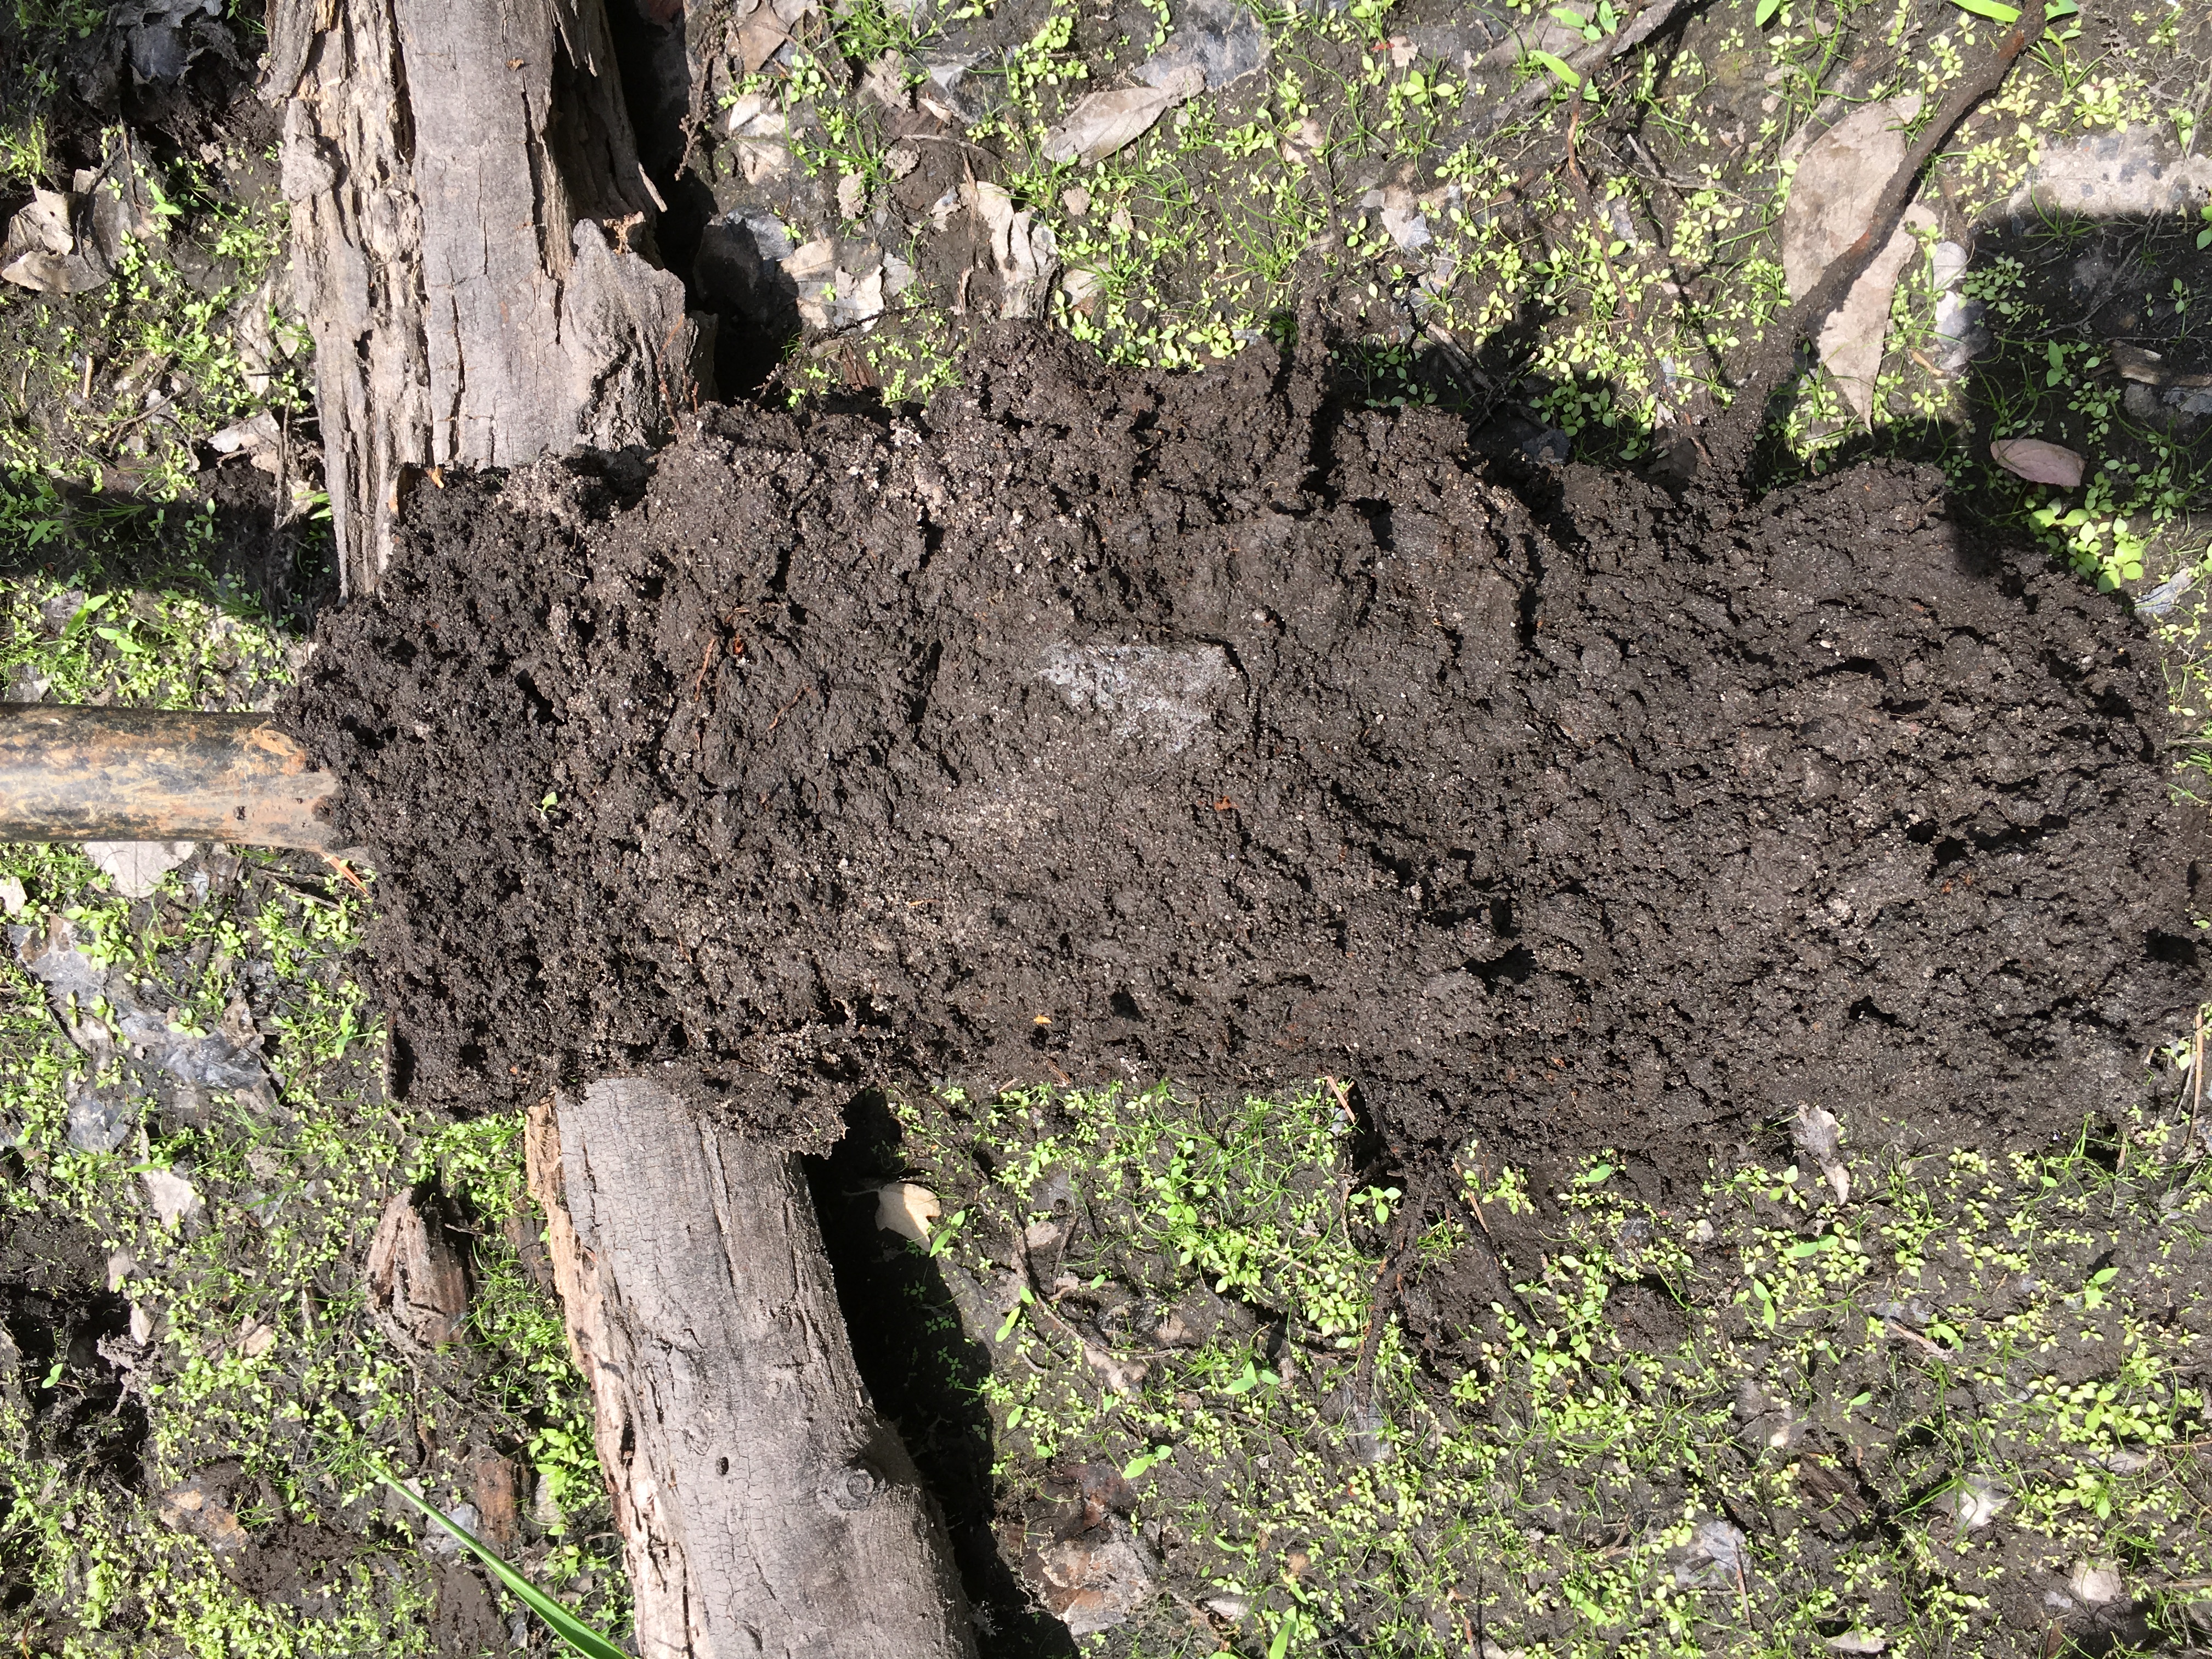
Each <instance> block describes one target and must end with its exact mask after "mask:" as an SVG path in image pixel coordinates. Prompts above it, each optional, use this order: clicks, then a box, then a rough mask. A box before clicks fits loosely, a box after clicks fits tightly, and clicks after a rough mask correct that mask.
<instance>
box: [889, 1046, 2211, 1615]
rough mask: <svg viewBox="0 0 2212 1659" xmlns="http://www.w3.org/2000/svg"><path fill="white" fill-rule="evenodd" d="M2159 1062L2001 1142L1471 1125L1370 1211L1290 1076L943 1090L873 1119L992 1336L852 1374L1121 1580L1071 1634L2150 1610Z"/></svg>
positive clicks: (2197, 1510)
mask: <svg viewBox="0 0 2212 1659" xmlns="http://www.w3.org/2000/svg"><path fill="white" fill-rule="evenodd" d="M2187 1057H2188V1053H2187V1049H2186V1048H2185V1047H2183V1048H2180V1049H2179V1051H2178V1053H2177V1054H2173V1055H2169V1056H2167V1057H2166V1058H2167V1060H2168V1061H2169V1062H2170V1061H2172V1060H2175V1059H2186V1058H2187ZM2165 1075H2166V1078H2167V1079H2168V1080H2169V1081H2172V1080H2174V1078H2175V1073H2173V1072H2172V1071H2171V1070H2170V1069H2169V1070H2167V1071H2166V1073H2165ZM2179 1077H2180V1080H2181V1081H2182V1082H2183V1083H2187V1081H2188V1080H2189V1074H2188V1073H2180V1074H2179ZM2176 1092H2177V1095H2178V1098H2176V1097H2169V1100H2168V1102H2167V1103H2166V1108H2165V1109H2163V1110H2161V1111H2160V1112H2158V1113H2155V1114H2146V1115H2136V1116H2131V1117H2130V1118H2129V1119H2127V1120H2125V1121H2123V1122H2121V1123H2119V1124H2117V1125H2113V1124H2109V1123H2099V1124H2092V1123H2085V1124H2084V1125H2083V1126H2082V1127H2081V1130H2080V1132H2079V1133H2077V1134H2076V1135H2075V1137H2073V1138H2072V1139H2069V1140H2064V1141H2062V1142H2061V1143H2060V1144H2057V1145H2055V1146H2050V1147H2049V1148H2047V1149H2045V1150H2043V1151H2040V1152H2014V1153H2011V1154H2008V1155H1992V1154H1990V1153H1986V1152H1981V1151H1978V1150H1975V1149H1972V1148H1963V1147H1960V1148H1952V1149H1949V1150H1944V1149H1941V1148H1935V1149H1928V1148H1922V1149H1919V1150H1916V1151H1909V1152H1904V1151H1889V1152H1866V1151H1863V1150H1862V1149H1861V1147H1860V1146H1859V1145H1858V1144H1857V1135H1855V1134H1853V1133H1850V1132H1849V1131H1845V1132H1844V1133H1841V1135H1840V1136H1839V1135H1838V1128H1837V1126H1835V1125H1834V1124H1832V1123H1831V1122H1826V1121H1812V1122H1800V1123H1798V1124H1796V1125H1794V1126H1791V1127H1794V1129H1795V1131H1796V1144H1792V1143H1791V1141H1790V1139H1789V1138H1788V1137H1787V1136H1785V1135H1781V1134H1778V1135H1776V1136H1775V1137H1774V1140H1775V1142H1778V1143H1779V1144H1772V1143H1770V1146H1769V1147H1768V1148H1767V1149H1766V1151H1765V1156H1764V1157H1760V1156H1758V1155H1757V1151H1756V1149H1754V1155H1753V1157H1752V1158H1747V1159H1739V1158H1717V1159H1716V1161H1715V1164H1714V1166H1713V1168H1712V1169H1711V1174H1710V1178H1709V1179H1708V1180H1707V1181H1706V1182H1704V1183H1703V1184H1702V1185H1701V1186H1700V1188H1698V1189H1697V1190H1695V1191H1693V1192H1687V1193H1683V1192H1677V1193H1675V1194H1672V1195H1670V1196H1669V1198H1668V1200H1666V1201H1664V1202H1662V1203H1655V1202H1654V1201H1652V1199H1651V1197H1650V1196H1649V1195H1647V1193H1646V1191H1645V1190H1644V1189H1643V1188H1644V1183H1640V1182H1638V1180H1637V1178H1636V1176H1635V1174H1634V1173H1633V1166H1632V1164H1624V1163H1623V1162H1621V1161H1620V1160H1619V1159H1618V1158H1616V1157H1613V1156H1610V1155H1607V1154H1603V1153H1601V1154H1599V1155H1596V1156H1595V1157H1592V1158H1587V1159H1584V1160H1581V1161H1578V1162H1577V1163H1576V1164H1570V1165H1562V1166H1559V1167H1556V1168H1554V1169H1553V1170H1541V1171H1539V1170H1528V1169H1526V1168H1523V1167H1518V1166H1516V1164H1514V1163H1513V1162H1512V1161H1511V1158H1510V1153H1507V1152H1502V1151H1500V1150H1498V1149H1493V1148H1490V1147H1486V1146H1468V1147H1467V1148H1466V1149H1465V1151H1464V1155H1463V1157H1462V1159H1461V1164H1460V1169H1461V1174H1462V1180H1461V1182H1460V1183H1459V1186H1458V1188H1457V1189H1456V1191H1455V1193H1454V1194H1452V1201H1451V1202H1450V1203H1449V1205H1447V1206H1443V1208H1441V1209H1440V1210H1438V1211H1437V1212H1433V1213H1431V1216H1430V1218H1429V1219H1427V1220H1426V1221H1425V1223H1424V1224H1423V1225H1422V1226H1421V1228H1420V1230H1419V1232H1418V1233H1416V1234H1413V1235H1410V1236H1409V1235H1407V1233H1405V1232H1404V1231H1402V1230H1395V1231H1394V1227H1395V1220H1396V1218H1398V1217H1399V1216H1400V1215H1401V1212H1402V1206H1403V1203H1404V1195H1403V1194H1402V1193H1401V1192H1399V1191H1398V1190H1397V1189H1396V1188H1395V1187H1386V1186H1378V1185H1376V1184H1375V1182H1376V1177H1375V1176H1373V1175H1372V1174H1371V1173H1370V1171H1371V1169H1372V1166H1371V1165H1366V1166H1363V1164H1362V1162H1361V1160H1360V1159H1359V1158H1358V1156H1357V1155H1356V1153H1357V1149H1358V1144H1359V1133H1358V1126H1357V1125H1356V1123H1355V1122H1354V1121H1353V1119H1352V1115H1351V1113H1350V1112H1349V1111H1348V1110H1347V1109H1346V1103H1345V1097H1344V1095H1343V1093H1342V1091H1341V1090H1340V1087H1337V1086H1334V1085H1333V1083H1332V1082H1330V1081H1328V1080H1324V1081H1322V1083H1319V1084H1316V1085H1315V1086H1313V1087H1312V1088H1311V1089H1310V1091H1304V1092H1302V1093H1298V1094H1295V1095H1291V1096H1289V1097H1283V1098H1279V1099H1276V1100H1272V1101H1269V1100H1259V1099H1254V1100H1249V1101H1246V1102H1244V1103H1242V1104H1241V1105H1233V1104H1232V1105H1225V1104H1223V1103H1219V1102H1200V1101H1197V1100H1194V1099H1191V1098H1188V1097H1181V1096H1179V1095H1178V1093H1177V1092H1176V1091H1174V1090H1172V1089H1169V1088H1164V1087H1163V1088H1156V1089H1152V1090H1150V1091H1144V1092H1141V1093H1138V1092H1134V1091H1121V1090H1108V1091H1097V1092H1092V1091H1069V1090H1065V1089H1060V1088H1054V1087H1045V1088H1040V1089H1035V1090H1024V1091H1009V1092H1007V1093H1005V1094H1002V1095H1000V1096H998V1097H992V1098H974V1097H968V1096H966V1095H964V1094H963V1093H961V1092H960V1091H945V1092H944V1093H941V1094H939V1095H937V1096H934V1097H919V1098H916V1099H914V1100H912V1101H909V1102H908V1103H904V1104H902V1105H901V1106H899V1107H898V1108H897V1109H896V1111H895V1113H894V1114H892V1115H889V1116H887V1118H886V1120H885V1121H884V1125H883V1133H881V1134H880V1135H879V1136H878V1138H876V1139H874V1141H873V1142H872V1146H871V1147H870V1149H869V1153H868V1157H869V1158H872V1160H873V1161H874V1167H875V1169H876V1170H877V1171H878V1179H884V1180H895V1181H897V1182H904V1183H911V1184H910V1185H905V1186H899V1187H896V1188H893V1194H894V1197H895V1198H896V1201H897V1202H898V1203H899V1204H900V1205H901V1206H902V1213H903V1212H913V1213H919V1214H927V1215H930V1216H931V1219H930V1220H929V1221H928V1223H927V1226H926V1227H925V1228H923V1229H920V1230H918V1231H921V1232H922V1234H923V1237H921V1239H919V1240H917V1241H915V1242H913V1243H897V1244H894V1245H893V1246H892V1248H893V1249H897V1250H901V1251H904V1252H906V1253H908V1255H910V1257H911V1258H912V1260H913V1261H914V1262H915V1264H916V1267H917V1270H915V1271H913V1272H912V1273H910V1275H909V1277H908V1279H907V1281H906V1282H907V1284H908V1294H909V1295H912V1296H914V1297H918V1298H921V1300H922V1301H923V1302H924V1303H925V1304H927V1299H928V1297H929V1293H930V1291H931V1288H932V1279H934V1278H936V1277H939V1276H941V1278H942V1279H943V1281H944V1282H945V1285H948V1286H949V1287H950V1295H951V1298H952V1300H953V1304H954V1305H955V1306H957V1309H958V1310H959V1313H960V1315H961V1316H962V1317H963V1321H964V1328H965V1334H966V1336H967V1338H968V1340H969V1341H970V1342H972V1343H974V1344H975V1345H976V1346H977V1348H978V1349H979V1350H981V1351H984V1352H987V1355H988V1364H987V1368H977V1367H975V1365H974V1364H973V1362H970V1363H969V1364H968V1365H967V1366H964V1367H963V1366H962V1365H961V1364H959V1363H958V1362H959V1361H960V1359H961V1358H962V1356H961V1354H960V1352H959V1350H958V1349H957V1346H951V1345H948V1346H947V1347H945V1348H944V1349H940V1350H937V1351H934V1352H930V1351H925V1352H920V1353H910V1354H908V1355H906V1356H902V1359H903V1361H904V1363H903V1364H896V1363H894V1364H890V1365H888V1366H887V1370H888V1373H889V1375H888V1377H887V1381H886V1383H884V1384H879V1386H888V1387H890V1388H891V1389H896V1390H899V1391H901V1392H902V1394H903V1395H904V1396H905V1397H906V1398H908V1399H909V1400H911V1401H914V1402H915V1404H916V1405H917V1406H920V1405H921V1404H922V1403H923V1402H927V1401H936V1402H945V1401H957V1400H958V1399H959V1398H960V1397H961V1396H962V1395H963V1394H970V1395H973V1396H974V1397H975V1399H976V1400H977V1401H979V1402H980V1404H981V1407H982V1408H983V1410H984V1411H985V1412H986V1413H987V1419H986V1424H985V1425H984V1426H982V1427H981V1428H979V1429H975V1430H972V1431H971V1432H974V1433H976V1434H978V1435H980V1437H981V1439H982V1442H983V1443H984V1444H986V1445H987V1449H988V1450H987V1455H988V1456H989V1457H990V1459H991V1460H992V1473H993V1475H994V1477H995V1479H996V1480H998V1481H999V1482H1000V1484H1001V1490H1002V1492H1004V1494H1005V1495H1004V1497H1003V1498H1001V1504H1000V1516H1001V1517H1002V1518H1001V1522H1000V1526H1001V1528H1002V1531H1001V1539H1000V1541H1001V1545H1002V1547H1003V1548H1004V1550H1005V1551H1006V1553H1008V1554H1009V1555H1015V1554H1026V1555H1027V1556H1028V1557H1030V1559H1032V1560H1036V1561H1039V1562H1041V1563H1042V1564H1044V1565H1045V1566H1046V1568H1047V1571H1048V1575H1049V1573H1050V1571H1051V1570H1053V1569H1057V1570H1058V1571H1059V1573H1060V1577H1061V1578H1062V1580H1063V1582H1064V1583H1076V1584H1081V1585H1084V1586H1085V1588H1086V1589H1096V1587H1097V1586H1099V1585H1103V1586H1105V1588H1106V1591H1107V1593H1109V1594H1110V1595H1121V1596H1124V1597H1126V1598H1127V1601H1128V1602H1129V1603H1130V1605H1131V1607H1132V1609H1133V1613H1134V1617H1133V1620H1132V1621H1131V1622H1130V1623H1129V1624H1128V1625H1127V1626H1123V1627H1121V1628H1119V1629H1117V1630H1115V1631H1114V1632H1112V1633H1111V1634H1110V1635H1100V1636H1097V1637H1095V1638H1091V1641H1089V1642H1087V1643H1086V1644H1085V1651H1091V1650H1096V1651H1100V1652H1112V1653H1123V1654H1148V1655H1164V1654H1200V1653H1212V1652H1217V1651H1225V1650H1233V1651H1237V1652H1243V1653H1253V1654H1258V1653H1261V1652H1271V1653H1284V1652H1292V1653H1295V1652H1334V1651H1343V1652H1368V1653H1374V1652H1386V1653H1394V1654H1408V1655H1412V1654H1437V1655H1447V1654H1448V1655H1455V1656H1456V1655H1461V1654H1465V1653H1468V1652H1471V1651H1477V1650H1480V1651H1481V1652H1484V1653H1490V1652H1493V1651H1495V1652H1517V1653H1527V1654H1535V1653H1547V1654H1558V1655H1567V1654H1575V1655H1583V1654H1613V1653H1649V1654H1669V1655H1691V1654H1720V1653H1727V1654H1794V1653H1806V1652H1820V1651H1841V1652H1862V1653H1870V1652H1881V1651H1888V1652H1893V1653H1916V1654H1953V1653H1959V1654H1964V1653H1996V1652H2046V1653H2057V1652H2060V1651H2089V1652H2096V1651H2116V1650H2160V1651H2166V1650H2176V1651H2178V1650H2187V1649H2188V1648H2190V1647H2191V1645H2192V1644H2197V1643H2201V1642H2202V1641H2203V1639H2204V1638H2205V1634H2206V1620H2207V1619H2208V1616H2212V1604H2208V1589H2212V1585H2209V1584H2208V1577H2207V1574H2208V1563H2207V1560H2206V1556H2205V1538H2206V1531H2205V1528H2204V1524H2203V1520H2204V1505H2205V1500H2206V1496H2207V1492H2206V1486H2205V1470H2204V1467H2203V1448H2204V1445H2205V1443H2206V1440H2207V1436H2206V1410H2207V1399H2206V1394H2205V1369H2204V1357H2203V1344H2204V1341H2205V1340H2206V1333H2207V1329H2208V1325H2207V1319H2208V1312H2212V1310H2208V1308H2207V1305H2206V1299H2205V1298H2206V1294H2207V1292H2206V1288H2205V1287H2206V1282H2207V1276H2206V1272H2205V1261H2204V1249H2205V1234H2204V1231H2203V1220H2204V1218H2205V1215H2206V1213H2207V1206H2208V1203H2212V1187H2208V1185H2207V1181H2206V1171H2207V1164H2206V1160H2205V1151H2206V1149H2205V1146H2204V1144H2203V1130H2202V1124H2201V1121H2197V1122H2194V1123H2192V1121H2191V1118H2190V1107H2191V1103H2193V1099H2194V1096H2193V1092H2192V1091H2191V1090H2190V1089H2189V1088H2187V1087H2183V1088H2181V1089H2179V1090H2178V1091H2176ZM1890 1127H1892V1126H1883V1125H1879V1124H1876V1123H1872V1122H1870V1123H1868V1124H1867V1125H1865V1126H1864V1128H1865V1130H1866V1131H1867V1133H1869V1136H1870V1137H1881V1136H1882V1135H1883V1133H1884V1131H1885V1130H1887V1129H1888V1128H1890ZM2188 1136H2194V1137H2195V1138H2194V1139H2186V1138H2185V1137H2188ZM856 1163H857V1161H856ZM850 1167H855V1166H848V1173H849V1172H850ZM924 1190H926V1191H927V1194H929V1199H930V1201H929V1202H928V1203H926V1204H922V1205H920V1206H917V1205H916V1203H915V1200H914V1199H913V1198H912V1197H911V1196H909V1194H912V1193H914V1192H916V1191H924ZM1492 1260H1495V1261H1496V1262H1497V1263H1498V1267H1500V1268H1501V1269H1503V1272H1502V1273H1500V1274H1499V1275H1498V1277H1497V1278H1494V1279H1492V1278H1489V1277H1487V1276H1486V1270H1485V1267H1484V1266H1483V1265H1482V1264H1485V1263H1486V1262H1488V1261H1492ZM1394 1264H1403V1265H1404V1266H1405V1267H1406V1269H1407V1271H1406V1273H1405V1276H1404V1280H1405V1285H1406V1288H1405V1289H1403V1290H1402V1291H1399V1292H1398V1293H1397V1294H1396V1295H1395V1297H1394V1298H1393V1301H1394V1302H1395V1306H1396V1308H1397V1310H1398V1314H1399V1318H1397V1319H1395V1320H1390V1319H1386V1318H1385V1317H1384V1316H1383V1310H1382V1309H1381V1307H1380V1306H1379V1305H1378V1302H1377V1293H1378V1290H1379V1289H1380V1287H1381V1286H1382V1285H1384V1284H1385V1283H1388V1282H1389V1280H1390V1277H1391V1275H1390V1274H1389V1272H1388V1271H1386V1270H1387V1269H1388V1268H1389V1267H1391V1266H1392V1265H1394ZM939 1368H942V1369H939ZM979 1369H981V1376H980V1380H978V1370H979ZM956 1421H957V1419H940V1426H941V1427H943V1428H945V1429H950V1428H951V1427H952V1426H953V1425H954V1423H955V1422H956ZM924 1443H925V1445H927V1446H928V1448H929V1449H930V1451H931V1452H932V1453H933V1455H936V1456H938V1457H940V1458H943V1459H945V1460H946V1461H948V1462H957V1461H958V1459H959V1457H960V1456H961V1455H962V1454H963V1451H964V1450H968V1449H967V1448H963V1447H961V1446H959V1445H957V1444H951V1443H937V1442H935V1441H930V1440H925V1442H924ZM1086 1510H1087V1511H1088V1513H1087V1514H1086ZM1102 1534H1111V1536H1112V1537H1113V1539H1114V1540H1115V1541H1117V1542H1120V1543H1121V1546H1122V1547H1125V1548H1128V1547H1133V1549H1134V1551H1135V1552H1136V1553H1135V1554H1134V1555H1133V1557H1132V1558H1131V1559H1130V1560H1129V1561H1128V1562H1127V1563H1116V1562H1115V1561H1113V1560H1111V1559H1109V1547H1108V1546H1106V1545H1103V1544H1101V1543H1099V1542H1097V1539H1098V1538H1099V1537H1100V1536H1101V1535H1102ZM1071 1539H1073V1540H1075V1542H1070V1540H1071ZM1048 1583H1049V1576H1048ZM1059 1594H1060V1596H1061V1597H1063V1598H1064V1600H1063V1601H1062V1605H1067V1604H1068V1603H1070V1602H1073V1604H1074V1605H1075V1606H1076V1607H1077V1610H1078V1611H1079V1612H1080V1611H1082V1610H1083V1608H1084V1607H1085V1606H1087V1605H1088V1604H1087V1603H1085V1602H1084V1601H1082V1599H1081V1597H1080V1596H1079V1595H1071V1594H1070V1592H1068V1591H1066V1590H1061V1591H1060V1592H1059ZM1047 1595H1048V1598H1050V1597H1052V1596H1053V1595H1054V1590H1052V1589H1048V1591H1047Z"/></svg>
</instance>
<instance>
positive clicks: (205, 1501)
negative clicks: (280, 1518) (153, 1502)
mask: <svg viewBox="0 0 2212 1659" xmlns="http://www.w3.org/2000/svg"><path fill="white" fill-rule="evenodd" d="M229 1497H230V1492H229V1489H228V1486H227V1485H226V1484H224V1483H223V1482H222V1481H221V1480H216V1479H213V1478H210V1477H206V1476H197V1475H196V1476H194V1477H193V1478H192V1479H191V1480H187V1481H185V1483H184V1484H183V1485H182V1486H177V1487H173V1489H171V1490H170V1491H168V1492H164V1493H162V1494H161V1503H160V1504H159V1506H158V1507H157V1508H156V1510H155V1515H156V1516H157V1517H158V1518H159V1519H160V1521H161V1524H162V1525H163V1526H165V1527H167V1528H170V1529H171V1530H172V1531H173V1532H188V1533H191V1534H192V1535H193V1536H194V1537H196V1538H197V1539H199V1540H200V1541H201V1542H203V1543H204V1544H205V1545H206V1546H207V1547H209V1548H210V1549H211V1550H213V1551H215V1553H216V1554H218V1555H227V1554H228V1553H230V1552H232V1551H233V1550H236V1549H240V1548H241V1547H244V1545H245V1543H246V1528H245V1527H243V1526H242V1525H240V1522H239V1519H238V1516H237V1515H236V1514H235V1513H234V1511H233V1510H231V1508H230V1506H229V1504H228V1498H229Z"/></svg>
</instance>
